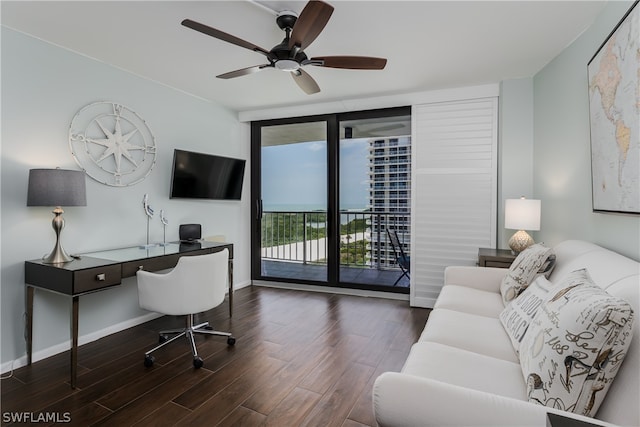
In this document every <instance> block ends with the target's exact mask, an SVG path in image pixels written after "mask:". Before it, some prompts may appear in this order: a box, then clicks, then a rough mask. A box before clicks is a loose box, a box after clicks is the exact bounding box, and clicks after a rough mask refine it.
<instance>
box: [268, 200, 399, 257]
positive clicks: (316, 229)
mask: <svg viewBox="0 0 640 427" xmlns="http://www.w3.org/2000/svg"><path fill="white" fill-rule="evenodd" d="M261 227H262V230H261V235H262V258H263V259H268V260H279V261H288V262H299V263H303V264H326V263H327V243H326V242H327V239H326V238H327V234H326V233H327V214H326V212H323V211H284V212H283V211H278V212H275V211H265V212H263V216H262V224H261ZM387 228H392V229H395V230H396V231H397V232H398V236H399V238H400V241H401V243H402V245H403V249H404V251H405V253H406V254H407V255H409V239H410V235H411V234H410V214H409V213H407V212H406V211H405V212H397V211H395V209H394V210H387V211H380V212H354V211H346V210H344V211H340V265H341V266H350V267H361V268H375V269H387V268H392V269H396V268H398V267H397V266H396V265H395V261H394V259H393V250H392V248H391V245H390V243H389V242H388V241H387V240H388V239H387V233H386V229H387Z"/></svg>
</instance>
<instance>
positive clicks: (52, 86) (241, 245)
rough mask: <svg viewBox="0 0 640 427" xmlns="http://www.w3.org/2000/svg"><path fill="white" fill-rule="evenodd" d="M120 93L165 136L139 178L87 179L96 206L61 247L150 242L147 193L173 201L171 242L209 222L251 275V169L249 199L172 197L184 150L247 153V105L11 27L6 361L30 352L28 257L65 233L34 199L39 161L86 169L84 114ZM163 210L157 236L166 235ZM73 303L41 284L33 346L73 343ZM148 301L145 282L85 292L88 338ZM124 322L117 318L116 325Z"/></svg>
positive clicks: (5, 61) (6, 37)
mask: <svg viewBox="0 0 640 427" xmlns="http://www.w3.org/2000/svg"><path fill="white" fill-rule="evenodd" d="M105 100H107V101H116V102H118V103H121V104H123V105H125V106H127V107H129V108H131V109H132V110H134V111H135V112H137V113H138V114H140V115H141V116H142V117H143V118H144V119H145V120H146V121H147V123H148V125H149V127H150V128H151V130H152V132H153V133H154V135H155V139H156V146H157V150H158V155H157V163H156V165H155V167H154V168H153V170H152V171H151V174H150V175H149V176H148V177H147V178H146V179H145V180H144V181H142V182H141V183H139V184H136V185H133V186H131V187H124V188H122V187H119V188H116V187H109V186H106V185H102V184H100V183H98V182H96V181H94V180H92V179H91V178H89V177H87V206H86V207H71V208H66V209H65V218H66V228H65V229H64V232H63V233H62V237H63V239H62V240H63V246H64V247H65V249H67V251H69V252H71V253H81V252H86V251H92V250H97V249H106V248H114V247H121V246H126V245H138V244H141V243H145V241H146V219H145V216H144V213H143V210H142V197H143V195H144V194H145V193H146V194H148V195H149V198H150V202H151V205H152V206H153V207H154V208H155V209H156V211H159V210H160V209H164V210H165V211H166V213H167V216H168V218H169V221H170V225H169V227H168V229H167V240H177V238H178V224H180V223H186V222H195V223H201V224H202V226H203V234H204V235H205V236H209V235H225V236H226V238H227V240H228V241H230V242H233V243H234V244H235V245H236V262H235V271H234V272H235V282H236V284H238V285H246V284H248V283H249V282H250V263H249V241H250V237H249V231H248V229H247V228H248V227H246V224H248V221H249V217H248V215H249V212H250V209H249V208H248V207H249V196H250V194H249V167H248V168H247V173H246V176H245V185H244V190H243V195H242V201H240V202H238V201H187V200H170V199H169V186H170V177H171V162H172V156H173V149H174V148H183V149H187V150H192V151H200V152H206V153H212V154H219V155H224V156H229V157H239V158H244V159H249V134H248V125H246V124H242V123H240V122H239V121H238V119H237V114H236V113H235V112H232V111H230V110H227V109H225V108H221V107H220V106H218V105H215V104H212V103H209V102H206V101H203V100H201V99H198V98H195V97H192V96H189V95H186V94H184V93H182V92H179V91H176V90H173V89H171V88H168V87H166V86H162V85H159V84H156V83H154V82H151V81H149V80H145V79H142V78H139V77H137V76H134V75H132V74H129V73H126V72H123V71H122V70H119V69H116V68H114V67H111V66H109V65H107V64H104V63H101V62H97V61H95V60H92V59H89V58H86V57H84V56H81V55H78V54H75V53H73V52H70V51H67V50H64V49H61V48H59V47H55V46H52V45H50V44H47V43H44V42H42V41H39V40H36V39H34V38H31V37H28V36H26V35H23V34H21V33H18V32H15V31H12V30H9V29H6V28H4V27H3V28H2V170H1V174H2V175H1V177H2V205H1V211H2V230H1V231H2V253H1V254H2V277H1V279H2V288H1V309H2V311H1V320H2V336H1V345H2V355H1V356H2V359H1V360H2V363H3V365H2V368H3V371H5V370H6V369H7V367H8V366H7V365H8V362H9V361H11V360H14V359H18V358H21V357H23V356H24V355H25V342H24V338H23V331H24V260H27V259H34V258H39V257H40V256H42V255H43V254H46V253H47V252H49V251H50V250H51V249H52V247H53V244H54V242H55V235H54V232H53V230H52V228H51V219H52V217H53V215H52V214H51V212H50V211H51V209H50V208H45V207H29V208H27V206H26V194H27V179H28V171H29V169H30V168H36V167H43V168H49V167H57V166H59V167H61V168H67V169H79V167H78V165H77V164H76V163H75V161H74V159H73V157H72V156H71V152H70V150H69V145H68V128H69V124H70V122H71V120H72V118H73V116H74V115H75V114H76V112H77V111H78V110H79V109H80V108H82V107H83V106H85V105H87V104H90V103H93V102H96V101H105ZM162 238H163V232H162V226H161V224H160V221H159V219H158V217H157V216H156V217H155V218H154V219H153V221H152V223H151V240H152V241H156V242H158V241H162ZM69 313H70V300H69V299H68V298H66V297H62V296H59V295H56V294H52V293H47V292H39V293H36V300H35V318H34V351H35V352H36V354H37V352H38V351H44V353H46V351H47V349H49V350H51V349H52V348H53V349H58V350H59V351H61V349H60V347H61V346H62V347H64V345H66V343H67V341H68V340H69ZM144 314H145V312H144V311H143V310H140V309H139V308H138V301H137V291H136V289H135V281H134V280H133V279H127V280H125V282H124V283H123V286H121V287H119V288H117V289H114V290H109V291H105V292H100V293H98V294H91V295H88V296H85V297H82V298H81V299H80V335H81V336H91V335H96V334H98V335H99V333H100V331H103V330H105V329H108V328H113V327H114V325H119V324H122V323H125V324H126V322H130V321H131V320H132V319H134V320H135V319H136V318H138V317H140V316H142V315H144ZM116 327H117V326H116Z"/></svg>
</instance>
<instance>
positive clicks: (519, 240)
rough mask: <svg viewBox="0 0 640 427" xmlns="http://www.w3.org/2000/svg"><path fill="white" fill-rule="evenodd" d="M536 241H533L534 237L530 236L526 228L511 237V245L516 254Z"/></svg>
mask: <svg viewBox="0 0 640 427" xmlns="http://www.w3.org/2000/svg"><path fill="white" fill-rule="evenodd" d="M534 243H535V242H534V241H533V238H532V237H531V236H529V234H528V233H527V232H526V231H524V230H518V231H517V232H516V233H514V235H513V236H511V238H510V239H509V247H510V248H511V250H512V251H513V253H514V254H516V255H517V254H519V253H520V252H522V251H524V250H525V249H527V248H528V247H529V246H531V245H533V244H534Z"/></svg>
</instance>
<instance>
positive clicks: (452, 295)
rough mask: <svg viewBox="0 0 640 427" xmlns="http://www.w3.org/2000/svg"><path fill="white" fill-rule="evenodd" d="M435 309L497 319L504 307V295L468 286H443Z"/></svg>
mask: <svg viewBox="0 0 640 427" xmlns="http://www.w3.org/2000/svg"><path fill="white" fill-rule="evenodd" d="M433 308H434V309H440V308H444V309H448V310H456V311H462V312H465V313H470V314H477V315H480V316H487V317H492V318H494V319H496V318H497V317H498V316H499V315H500V312H501V311H502V310H503V309H504V304H503V303H502V297H501V296H500V294H499V293H497V292H488V291H483V290H481V289H475V288H469V287H466V286H458V285H447V286H443V287H442V290H441V291H440V295H439V296H438V299H437V300H436V303H435V305H434V306H433Z"/></svg>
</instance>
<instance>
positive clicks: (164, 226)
mask: <svg viewBox="0 0 640 427" xmlns="http://www.w3.org/2000/svg"><path fill="white" fill-rule="evenodd" d="M160 222H161V223H162V246H166V245H167V225H168V224H169V220H168V219H167V217H166V216H164V210H163V209H160Z"/></svg>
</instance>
